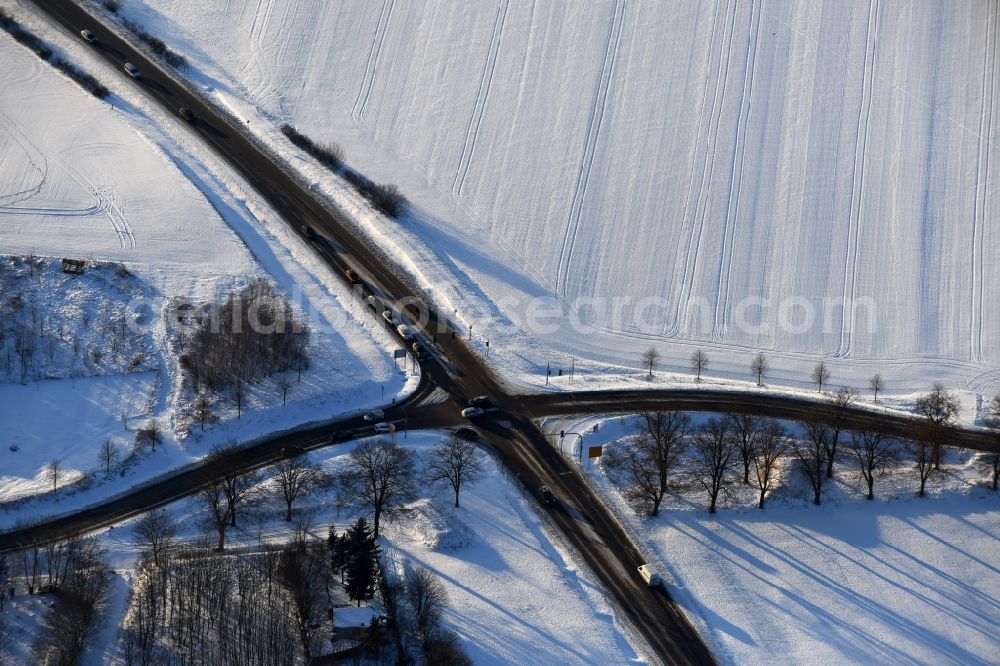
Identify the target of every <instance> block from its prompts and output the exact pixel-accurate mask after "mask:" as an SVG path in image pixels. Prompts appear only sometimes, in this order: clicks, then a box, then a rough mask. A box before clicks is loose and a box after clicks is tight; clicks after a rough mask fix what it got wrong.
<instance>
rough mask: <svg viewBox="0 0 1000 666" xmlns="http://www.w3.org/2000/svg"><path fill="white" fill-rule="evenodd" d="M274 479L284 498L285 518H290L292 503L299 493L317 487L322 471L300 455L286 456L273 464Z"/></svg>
mask: <svg viewBox="0 0 1000 666" xmlns="http://www.w3.org/2000/svg"><path fill="white" fill-rule="evenodd" d="M274 469H275V471H276V472H277V474H276V476H275V480H276V481H277V484H278V490H279V491H280V493H281V497H282V499H283V500H285V520H286V521H290V520H291V519H292V503H293V502H294V501H295V499H296V498H297V497H299V496H300V495H305V494H307V493H309V492H311V491H312V490H313V489H315V488H317V487H318V486H319V485H320V483H321V481H322V478H323V473H322V471H321V470H320V469H319V468H318V467H316V466H315V465H313V464H311V463H310V462H309V461H308V460H305V459H303V458H302V456H296V457H294V458H286V459H284V460H282V461H280V462H278V463H277V464H276V465H275V466H274Z"/></svg>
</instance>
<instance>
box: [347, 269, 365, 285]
mask: <svg viewBox="0 0 1000 666" xmlns="http://www.w3.org/2000/svg"><path fill="white" fill-rule="evenodd" d="M344 277H346V278H347V281H348V282H350V283H351V284H361V278H359V277H358V274H357V273H355V272H354V270H353V269H351V268H348V269H347V270H346V271H344Z"/></svg>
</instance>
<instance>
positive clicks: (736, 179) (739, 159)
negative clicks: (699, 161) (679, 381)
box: [713, 0, 763, 342]
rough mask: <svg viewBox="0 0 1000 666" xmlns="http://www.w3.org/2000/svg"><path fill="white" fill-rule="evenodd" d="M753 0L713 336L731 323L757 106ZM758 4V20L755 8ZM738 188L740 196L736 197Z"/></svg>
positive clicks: (721, 336) (756, 34) (756, 25)
mask: <svg viewBox="0 0 1000 666" xmlns="http://www.w3.org/2000/svg"><path fill="white" fill-rule="evenodd" d="M762 4H763V0H761V2H759V3H755V2H753V0H751V3H750V27H749V29H748V31H747V49H746V68H745V70H744V74H743V94H742V96H741V98H740V115H739V117H738V118H737V124H736V140H735V141H734V142H733V160H732V164H733V166H732V171H731V175H730V178H729V202H728V204H727V207H726V222H725V227H724V229H723V235H722V258H721V263H720V268H721V270H720V271H719V286H718V289H717V290H716V296H715V326H714V330H713V338H714V339H715V340H718V341H720V342H721V341H722V340H724V339H725V337H726V330H727V326H728V324H729V295H730V288H731V282H732V274H733V257H734V256H735V254H736V253H735V245H736V230H737V229H738V228H739V218H740V203H741V200H742V197H743V167H744V164H745V162H746V156H747V130H748V127H749V125H750V111H751V107H752V106H753V79H754V74H755V73H756V71H757V52H758V40H759V37H760V15H761V5H762ZM755 8H756V10H757V11H756V20H754V9H755ZM734 190H735V193H736V197H735V200H734V198H733V192H734Z"/></svg>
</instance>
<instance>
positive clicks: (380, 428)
mask: <svg viewBox="0 0 1000 666" xmlns="http://www.w3.org/2000/svg"><path fill="white" fill-rule="evenodd" d="M392 430H393V428H392V424H391V423H386V422H385V421H383V422H381V423H376V424H375V432H380V433H383V434H384V433H387V432H392Z"/></svg>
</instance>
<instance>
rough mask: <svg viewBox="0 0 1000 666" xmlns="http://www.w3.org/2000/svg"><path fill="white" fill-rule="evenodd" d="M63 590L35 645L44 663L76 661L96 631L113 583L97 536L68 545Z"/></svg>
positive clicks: (61, 589)
mask: <svg viewBox="0 0 1000 666" xmlns="http://www.w3.org/2000/svg"><path fill="white" fill-rule="evenodd" d="M65 550H66V552H65V556H66V563H65V567H64V574H63V578H62V581H61V584H60V593H59V595H58V596H57V597H56V598H55V600H54V602H53V603H52V604H50V606H49V609H48V611H47V613H46V615H45V618H44V619H43V620H42V623H41V627H40V628H39V633H38V636H37V641H36V644H35V655H36V657H37V659H38V661H39V662H40V663H48V664H60V665H62V664H65V665H67V666H69V665H70V664H76V663H78V662H79V660H80V656H81V655H82V653H83V651H84V648H85V647H86V645H87V641H88V639H89V637H90V636H91V635H92V634H93V630H94V626H95V622H94V620H95V619H96V617H97V611H98V608H99V606H100V604H101V603H102V602H103V600H104V598H105V596H106V594H107V590H108V587H109V585H110V584H111V576H112V574H111V569H110V567H109V566H108V564H107V560H106V556H105V553H104V551H103V550H102V549H101V548H100V547H99V544H98V542H97V540H96V538H89V539H76V540H73V541H72V542H71V543H67V544H66V548H65Z"/></svg>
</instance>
